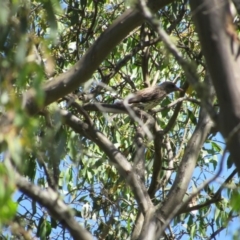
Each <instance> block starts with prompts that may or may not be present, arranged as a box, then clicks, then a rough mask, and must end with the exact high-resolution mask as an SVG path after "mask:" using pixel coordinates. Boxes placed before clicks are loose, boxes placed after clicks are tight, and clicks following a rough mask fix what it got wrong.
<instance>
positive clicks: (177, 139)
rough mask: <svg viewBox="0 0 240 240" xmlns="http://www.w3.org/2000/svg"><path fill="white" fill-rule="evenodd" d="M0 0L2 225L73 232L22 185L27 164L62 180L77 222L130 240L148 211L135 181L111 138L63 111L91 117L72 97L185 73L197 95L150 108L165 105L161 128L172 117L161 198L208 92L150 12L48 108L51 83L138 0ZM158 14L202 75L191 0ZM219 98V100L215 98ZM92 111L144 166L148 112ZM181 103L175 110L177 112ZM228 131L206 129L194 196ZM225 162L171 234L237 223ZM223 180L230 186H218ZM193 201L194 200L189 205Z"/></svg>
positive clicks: (8, 230) (98, 98) (198, 233)
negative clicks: (197, 86)
mask: <svg viewBox="0 0 240 240" xmlns="http://www.w3.org/2000/svg"><path fill="white" fill-rule="evenodd" d="M1 4H2V7H1V9H0V16H1V17H0V28H1V30H2V34H1V36H0V54H1V55H0V58H1V61H0V62H1V65H0V68H1V69H0V84H1V96H0V104H1V108H0V112H1V119H0V124H1V130H0V141H1V160H2V161H1V165H0V212H1V214H0V223H1V228H2V229H3V231H2V234H1V236H2V237H3V238H10V237H11V238H13V239H18V237H20V238H19V239H29V238H32V237H39V238H40V239H49V238H50V239H63V238H66V237H67V238H70V233H69V232H68V231H67V230H66V229H65V228H64V226H63V225H62V224H61V221H59V219H58V218H54V215H50V213H51V209H50V211H49V212H48V211H47V210H49V209H45V206H44V205H42V203H40V202H38V201H37V200H36V199H34V197H31V196H29V195H26V194H25V193H24V192H22V191H21V189H20V191H18V190H17V187H18V183H17V182H15V181H17V178H16V176H15V174H13V172H14V171H17V172H19V173H20V174H21V176H25V177H26V178H27V179H28V180H29V181H30V182H31V183H33V184H35V185H37V186H40V187H41V188H42V189H47V188H49V187H51V188H53V189H54V190H56V191H58V192H59V195H60V198H61V199H62V200H63V201H64V202H65V203H66V204H67V205H68V206H69V207H71V209H72V210H73V211H74V214H75V219H76V220H77V222H79V223H80V224H81V225H82V226H84V228H85V229H87V230H88V231H89V232H90V233H91V234H92V235H93V236H96V237H97V238H99V239H127V238H128V237H130V236H131V234H132V232H133V226H134V224H135V221H136V218H137V215H138V213H139V206H138V203H137V201H136V199H135V195H134V194H133V191H132V189H131V187H130V186H129V185H128V184H127V181H126V179H124V178H123V177H120V175H119V170H118V168H116V167H115V166H114V165H113V164H112V162H111V161H109V156H107V154H106V152H105V151H104V150H103V148H101V146H100V145H98V144H96V142H95V141H93V139H91V137H89V138H87V137H86V136H87V134H86V135H85V136H84V135H81V134H79V133H78V132H77V131H76V129H74V128H72V127H71V126H70V125H69V124H67V123H66V121H65V119H64V118H63V116H62V114H61V111H62V110H63V109H64V110H67V111H68V112H70V113H72V114H73V115H75V116H76V117H77V118H78V119H79V120H80V121H82V122H83V123H84V122H87V119H86V116H85V115H84V114H83V112H84V111H83V109H82V108H81V109H82V110H81V109H80V110H79V108H78V107H76V105H74V104H72V103H73V101H75V103H76V104H77V105H78V106H83V105H84V104H89V103H96V102H97V103H102V102H104V103H109V104H114V103H116V102H118V101H119V99H124V98H125V97H126V96H128V95H129V94H130V93H132V92H134V91H135V90H137V89H142V88H144V87H146V86H149V85H152V84H156V83H157V82H158V81H159V79H160V81H161V82H164V81H166V80H170V81H175V80H177V85H178V86H181V87H182V88H184V91H185V93H186V96H187V98H186V99H185V100H184V101H183V102H182V103H180V104H178V105H175V106H174V107H171V108H164V109H161V111H160V110H159V109H160V108H161V107H163V106H167V105H168V104H170V103H171V102H173V101H174V100H176V99H178V98H179V97H182V96H183V95H181V96H180V94H179V93H174V94H170V95H168V97H167V98H165V99H164V100H163V101H162V102H161V107H160V106H159V107H157V108H156V109H158V110H159V111H156V112H155V113H149V114H150V115H152V116H155V119H156V124H157V125H158V127H159V129H157V130H158V131H159V130H160V129H161V130H164V129H166V128H169V127H170V130H169V131H168V132H167V133H166V134H165V135H163V136H164V137H163V140H162V145H161V149H160V152H161V153H160V155H161V157H162V159H161V160H160V159H159V161H162V169H161V172H160V174H159V176H158V178H159V180H158V181H159V183H160V184H159V186H158V189H156V191H155V192H154V193H153V194H152V196H151V197H152V202H153V204H154V205H156V206H158V205H160V204H161V203H162V202H163V201H164V200H166V196H167V194H168V193H169V191H170V190H171V187H172V185H173V182H174V179H175V178H176V173H177V171H178V168H179V165H180V162H181V160H182V157H183V154H184V151H185V147H186V146H187V144H188V142H189V140H190V138H191V136H192V134H193V132H194V129H195V127H196V125H197V123H198V121H199V113H200V107H201V100H200V99H199V96H198V95H197V93H196V91H195V90H194V89H193V88H192V86H189V84H188V83H187V79H186V75H185V73H184V71H183V70H182V68H181V66H179V63H178V62H177V60H176V59H175V58H174V57H173V56H172V55H171V54H170V53H169V52H168V51H167V50H166V47H165V45H164V43H163V42H161V40H160V39H159V38H158V35H157V33H156V31H155V30H154V29H153V28H152V27H151V25H150V24H148V23H143V24H142V25H141V26H140V27H139V28H137V29H136V30H135V31H133V32H129V35H128V36H127V37H126V38H125V39H123V41H121V43H119V45H117V46H116V47H115V48H114V49H113V50H112V51H111V53H110V54H109V56H108V57H107V58H106V59H105V60H104V61H103V62H102V63H101V65H99V67H98V69H97V70H96V71H95V72H94V74H93V75H92V76H91V79H90V80H89V81H88V82H86V84H84V85H81V86H79V87H78V88H76V89H75V91H74V92H72V94H71V96H70V95H68V96H63V97H62V98H61V99H58V100H57V101H55V102H54V103H52V104H51V105H49V106H47V107H45V105H44V97H45V92H44V90H43V89H44V88H42V86H45V85H44V84H46V83H49V82H51V81H52V79H53V78H54V77H56V76H58V75H59V74H61V73H64V72H67V71H69V70H70V69H72V68H73V67H74V64H75V63H76V62H77V61H78V60H80V59H81V58H82V57H83V56H84V54H86V53H87V51H88V49H89V48H90V46H92V45H93V44H94V43H95V42H96V41H97V39H98V38H99V36H101V34H102V33H103V32H104V31H105V30H106V29H107V28H108V27H109V26H110V25H111V24H112V23H113V21H114V20H115V19H116V18H117V17H118V16H120V15H121V14H123V12H124V11H125V10H126V8H127V7H128V5H129V4H130V5H131V4H132V5H134V3H125V2H121V1H114V2H113V1H107V0H106V1H105V0H102V1H91V0H85V1H84V0H83V1H78V0H65V1H60V2H58V1H56V0H50V1H43V0H37V1H4V3H1ZM133 7H134V6H133ZM157 17H159V21H160V22H161V26H162V27H163V28H164V29H165V30H166V32H167V33H168V35H169V36H170V37H171V39H172V41H173V42H174V43H175V44H176V46H177V47H178V48H179V49H180V51H181V53H182V55H183V57H184V58H185V59H188V60H190V61H191V62H194V63H196V72H197V74H198V76H199V79H200V81H201V82H204V79H205V76H206V65H205V62H204V59H203V56H202V53H201V46H200V43H199V40H198V38H197V35H196V32H195V27H194V25H193V23H192V21H191V13H190V9H189V6H188V4H186V1H183V0H182V1H175V2H173V3H171V4H169V5H168V6H167V7H164V8H162V9H161V10H159V11H158V12H157ZM97 54H98V53H97V52H96V56H92V57H93V59H94V58H95V57H97ZM29 89H32V90H31V91H32V94H33V95H34V96H35V99H36V103H37V106H38V107H39V108H40V109H41V110H40V111H39V112H38V114H36V115H34V116H30V115H29V114H28V112H27V111H26V109H25V108H23V107H22V106H23V105H24V103H25V102H24V101H26V99H25V98H24V96H25V95H24V93H26V92H27V91H28V90H29ZM72 96H74V97H73V98H74V100H72ZM213 104H214V106H216V107H215V109H216V110H218V107H217V99H214V101H213ZM178 107H179V109H178V110H177V108H178ZM84 113H86V112H84ZM87 114H88V116H89V118H90V119H91V121H92V123H93V127H94V129H95V130H97V131H99V132H101V133H103V134H104V135H105V136H106V137H107V138H108V139H109V140H110V141H111V142H112V143H113V144H114V146H115V147H116V149H118V150H119V151H120V152H121V154H122V155H123V156H125V158H126V159H127V160H128V162H130V163H131V164H132V165H134V159H135V156H136V155H137V152H138V151H137V150H138V145H136V133H137V132H138V125H139V124H140V123H141V117H139V118H140V120H139V118H131V117H130V116H129V115H128V114H126V113H121V114H112V113H102V112H101V111H88V112H87ZM176 114H177V118H176V119H175V120H174V121H173V123H171V120H173V119H174V118H175V117H174V116H175V115H176ZM136 119H137V120H136ZM170 123H171V125H169V124H170ZM140 126H141V124H140ZM155 130H156V129H155ZM154 134H155V133H154V131H153V130H152V129H150V135H147V136H145V138H144V144H145V146H146V148H145V150H144V155H145V166H146V168H145V170H144V184H145V186H146V187H147V188H149V186H150V185H151V182H152V178H153V170H154V167H155V165H154V157H155V155H156V154H157V153H156V147H155V145H154V141H153V138H154V136H155V135H154ZM221 139H222V138H221V137H220V135H219V134H217V135H216V132H214V129H213V130H212V132H211V133H209V134H208V136H207V138H206V140H205V141H204V144H203V146H201V151H200V153H199V156H198V161H197V165H196V168H195V171H194V174H193V176H192V178H191V182H190V185H189V187H188V190H187V192H186V196H185V197H187V196H189V195H190V194H191V193H192V192H193V191H195V190H196V189H197V188H198V187H199V186H201V184H202V183H204V182H205V181H206V179H209V178H210V177H211V176H212V175H214V171H216V169H217V168H218V166H219V162H221V161H222V158H221V156H222V154H223V149H224V147H225V145H224V143H223V142H221ZM158 150H159V149H158ZM226 165H227V164H226V163H224V169H223V173H222V175H221V176H220V178H219V179H218V181H214V182H213V183H211V184H210V185H208V186H206V187H205V188H204V189H203V190H202V191H200V192H199V193H198V194H197V196H195V197H194V198H193V199H192V201H191V202H190V203H189V206H188V208H186V210H183V212H182V213H181V214H178V215H177V216H176V217H175V218H174V219H173V221H172V223H171V225H170V227H169V228H168V229H167V230H166V232H165V236H166V239H168V238H169V239H170V238H171V237H172V238H174V237H175V238H176V239H185V236H188V237H187V239H204V238H210V237H212V236H214V234H216V231H217V230H218V229H227V227H228V223H229V222H230V221H232V220H233V219H234V218H236V217H237V213H238V212H239V206H238V204H237V203H238V202H239V201H238V199H239V191H238V189H237V188H236V186H238V179H235V178H233V177H232V178H231V179H228V181H227V182H225V180H226V179H227V177H228V175H229V171H230V170H229V169H227V166H226ZM13 166H14V167H13ZM231 170H232V168H231ZM186 171H187V169H186ZM219 188H220V190H221V191H220V195H218V194H217V193H219V191H218V190H219ZM223 189H224V190H223ZM16 204H17V206H18V207H16ZM193 206H195V208H192V209H191V208H190V207H193ZM13 216H14V217H13Z"/></svg>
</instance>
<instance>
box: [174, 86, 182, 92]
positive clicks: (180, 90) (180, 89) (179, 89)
mask: <svg viewBox="0 0 240 240" xmlns="http://www.w3.org/2000/svg"><path fill="white" fill-rule="evenodd" d="M175 91H179V92H184V91H183V89H182V88H178V87H176V90H175Z"/></svg>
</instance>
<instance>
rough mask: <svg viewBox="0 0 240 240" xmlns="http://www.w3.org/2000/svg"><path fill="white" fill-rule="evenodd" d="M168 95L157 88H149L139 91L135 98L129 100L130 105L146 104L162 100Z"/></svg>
mask: <svg viewBox="0 0 240 240" xmlns="http://www.w3.org/2000/svg"><path fill="white" fill-rule="evenodd" d="M165 95H166V92H165V91H163V90H162V91H161V89H157V88H156V87H148V88H145V89H143V90H140V91H137V92H136V93H135V95H134V96H133V97H131V98H130V99H129V100H128V103H139V102H142V103H145V102H149V101H152V100H155V99H159V100H160V99H161V98H163V97H164V96H165Z"/></svg>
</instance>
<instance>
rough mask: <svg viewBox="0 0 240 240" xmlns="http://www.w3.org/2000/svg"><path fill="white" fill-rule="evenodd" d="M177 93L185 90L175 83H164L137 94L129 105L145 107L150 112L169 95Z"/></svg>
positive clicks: (130, 99)
mask: <svg viewBox="0 0 240 240" xmlns="http://www.w3.org/2000/svg"><path fill="white" fill-rule="evenodd" d="M175 91H183V90H182V89H181V88H178V87H177V86H176V85H175V84H174V83H173V82H164V83H162V84H159V85H155V86H152V87H148V88H144V89H142V90H140V91H137V92H135V93H134V96H133V97H130V98H129V99H128V103H129V104H133V105H135V106H138V107H141V106H143V108H144V110H149V109H152V108H154V107H156V106H157V105H158V104H159V103H160V102H161V100H163V99H164V98H165V97H166V96H167V95H168V94H169V93H171V92H175Z"/></svg>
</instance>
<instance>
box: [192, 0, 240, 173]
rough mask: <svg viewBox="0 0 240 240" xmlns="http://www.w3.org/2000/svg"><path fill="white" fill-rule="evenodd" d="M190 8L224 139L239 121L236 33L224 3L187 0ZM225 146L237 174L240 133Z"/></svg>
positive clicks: (239, 86)
mask: <svg viewBox="0 0 240 240" xmlns="http://www.w3.org/2000/svg"><path fill="white" fill-rule="evenodd" d="M190 5H191V9H192V13H193V19H194V21H195V23H196V27H197V31H198V34H199V39H200V42H201V46H202V50H203V54H204V56H205V58H206V62H207V66H208V70H209V72H210V75H211V79H212V81H213V84H214V87H215V89H216V94H217V97H218V100H219V106H220V116H219V118H218V123H219V128H220V131H221V133H222V134H223V136H224V137H225V138H227V136H228V135H229V133H230V132H231V131H232V129H234V127H236V126H237V125H238V124H239V122H240V84H239V79H240V67H239V66H240V57H239V56H238V57H237V55H236V52H237V51H238V50H239V47H240V46H239V41H238V40H236V39H235V37H234V36H235V35H236V32H235V29H234V26H233V23H232V17H231V15H230V11H229V6H228V1H225V0H221V1H220V0H212V1H208V0H191V1H190ZM234 50H237V51H234ZM228 147H229V151H230V153H231V156H232V158H233V161H234V162H235V164H236V166H237V169H238V172H240V161H239V156H240V132H238V133H237V134H235V135H234V137H233V138H232V139H231V141H230V142H229V143H228Z"/></svg>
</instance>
